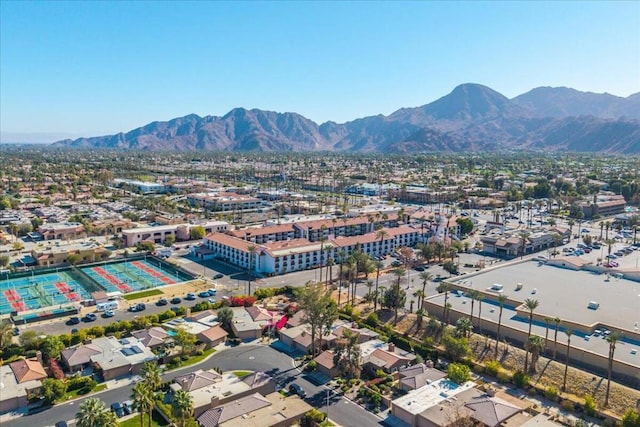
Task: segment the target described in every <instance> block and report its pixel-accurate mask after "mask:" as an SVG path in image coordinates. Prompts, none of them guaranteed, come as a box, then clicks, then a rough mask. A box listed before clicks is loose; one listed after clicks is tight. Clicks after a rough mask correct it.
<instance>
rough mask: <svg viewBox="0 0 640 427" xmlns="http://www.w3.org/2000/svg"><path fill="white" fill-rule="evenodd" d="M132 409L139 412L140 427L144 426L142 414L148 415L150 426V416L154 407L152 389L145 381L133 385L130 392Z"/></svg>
mask: <svg viewBox="0 0 640 427" xmlns="http://www.w3.org/2000/svg"><path fill="white" fill-rule="evenodd" d="M131 399H132V400H133V409H134V410H136V411H138V412H140V427H143V426H144V414H148V415H149V427H151V417H152V415H151V414H152V412H153V407H154V401H153V390H152V389H151V387H149V385H148V384H147V383H146V382H144V381H143V382H139V383H136V385H134V386H133V390H132V392H131Z"/></svg>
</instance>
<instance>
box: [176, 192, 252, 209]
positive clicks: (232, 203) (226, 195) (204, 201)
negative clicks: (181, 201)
mask: <svg viewBox="0 0 640 427" xmlns="http://www.w3.org/2000/svg"><path fill="white" fill-rule="evenodd" d="M187 202H189V204H190V205H191V206H201V207H202V208H204V209H205V210H209V211H213V212H231V211H236V210H238V211H239V210H249V209H257V208H259V207H260V206H262V200H260V199H258V198H257V197H251V196H247V195H244V194H237V193H230V192H220V193H193V194H189V195H187Z"/></svg>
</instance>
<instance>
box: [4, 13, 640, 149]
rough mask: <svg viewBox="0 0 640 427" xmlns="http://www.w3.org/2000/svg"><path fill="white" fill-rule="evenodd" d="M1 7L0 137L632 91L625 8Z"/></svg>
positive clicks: (637, 87) (633, 61)
mask: <svg viewBox="0 0 640 427" xmlns="http://www.w3.org/2000/svg"><path fill="white" fill-rule="evenodd" d="M0 8H1V9H0V11H1V12H2V13H1V14H0V17H1V25H0V36H1V37H0V62H1V64H2V68H1V70H2V71H1V76H0V129H1V131H2V132H1V135H0V141H2V142H5V141H6V142H17V141H9V139H16V138H17V139H19V140H22V141H26V139H34V138H35V140H33V141H30V142H53V141H55V140H59V139H64V138H67V137H69V138H78V137H83V136H85V137H86V136H101V135H109V134H115V133H118V132H127V131H129V130H132V129H135V128H137V127H140V126H143V125H145V124H147V123H150V122H153V121H166V120H170V119H173V118H176V117H181V116H185V115H187V114H191V113H195V114H198V115H200V116H207V115H214V116H220V115H224V114H226V113H227V112H228V111H230V110H231V109H233V108H235V107H244V108H248V109H251V108H258V109H263V110H271V111H278V112H296V113H299V114H301V115H303V116H305V117H307V118H309V119H311V120H313V121H315V122H316V123H322V122H325V121H328V120H331V121H335V122H338V123H343V122H345V121H350V120H353V119H356V118H360V117H365V116H370V115H376V114H385V115H387V114H390V113H392V112H393V111H395V110H396V109H399V108H403V107H415V106H419V105H424V104H427V103H429V102H432V101H435V100H436V99H438V98H440V97H442V96H445V95H446V94H448V93H449V92H450V91H451V90H452V89H453V88H454V87H455V86H457V85H459V84H462V83H467V82H473V83H480V84H483V85H486V86H488V87H490V88H492V89H494V90H496V91H498V92H500V93H502V94H503V95H505V96H507V97H508V98H513V97H515V96H517V95H520V94H522V93H525V92H527V91H529V90H531V89H533V88H535V87H540V86H553V87H558V86H565V87H571V88H574V89H577V90H581V91H588V92H595V93H604V92H607V93H610V94H614V95H616V96H622V97H626V96H628V95H630V94H633V93H637V92H639V91H640V3H638V2H588V3H574V2H535V3H529V2H513V3H511V2H510V3H498V2H457V3H448V2H393V3H391V2H388V3H387V2H353V3H349V2H326V3H323V2H319V3H313V2H300V3H289V2H247V3H243V2H237V3H235V2H157V3H150V2H144V3H142V2H140V3H137V2H133V3H119V2H84V3H76V2H18V1H3V2H2V3H0ZM59 136H62V137H61V138H60V137H59ZM52 137H53V138H52Z"/></svg>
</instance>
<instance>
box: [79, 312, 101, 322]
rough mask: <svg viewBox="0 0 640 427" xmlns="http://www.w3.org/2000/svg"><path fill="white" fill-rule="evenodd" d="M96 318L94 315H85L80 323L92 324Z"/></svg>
mask: <svg viewBox="0 0 640 427" xmlns="http://www.w3.org/2000/svg"><path fill="white" fill-rule="evenodd" d="M97 318H98V316H96V315H95V314H94V313H87V314H86V315H85V316H84V317H83V318H82V321H83V322H94V321H95V320H96V319H97Z"/></svg>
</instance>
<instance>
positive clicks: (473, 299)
mask: <svg viewBox="0 0 640 427" xmlns="http://www.w3.org/2000/svg"><path fill="white" fill-rule="evenodd" d="M469 298H471V319H470V320H471V324H472V325H473V306H474V304H475V302H476V301H477V300H478V299H479V298H480V291H479V290H477V289H472V290H471V291H469Z"/></svg>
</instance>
